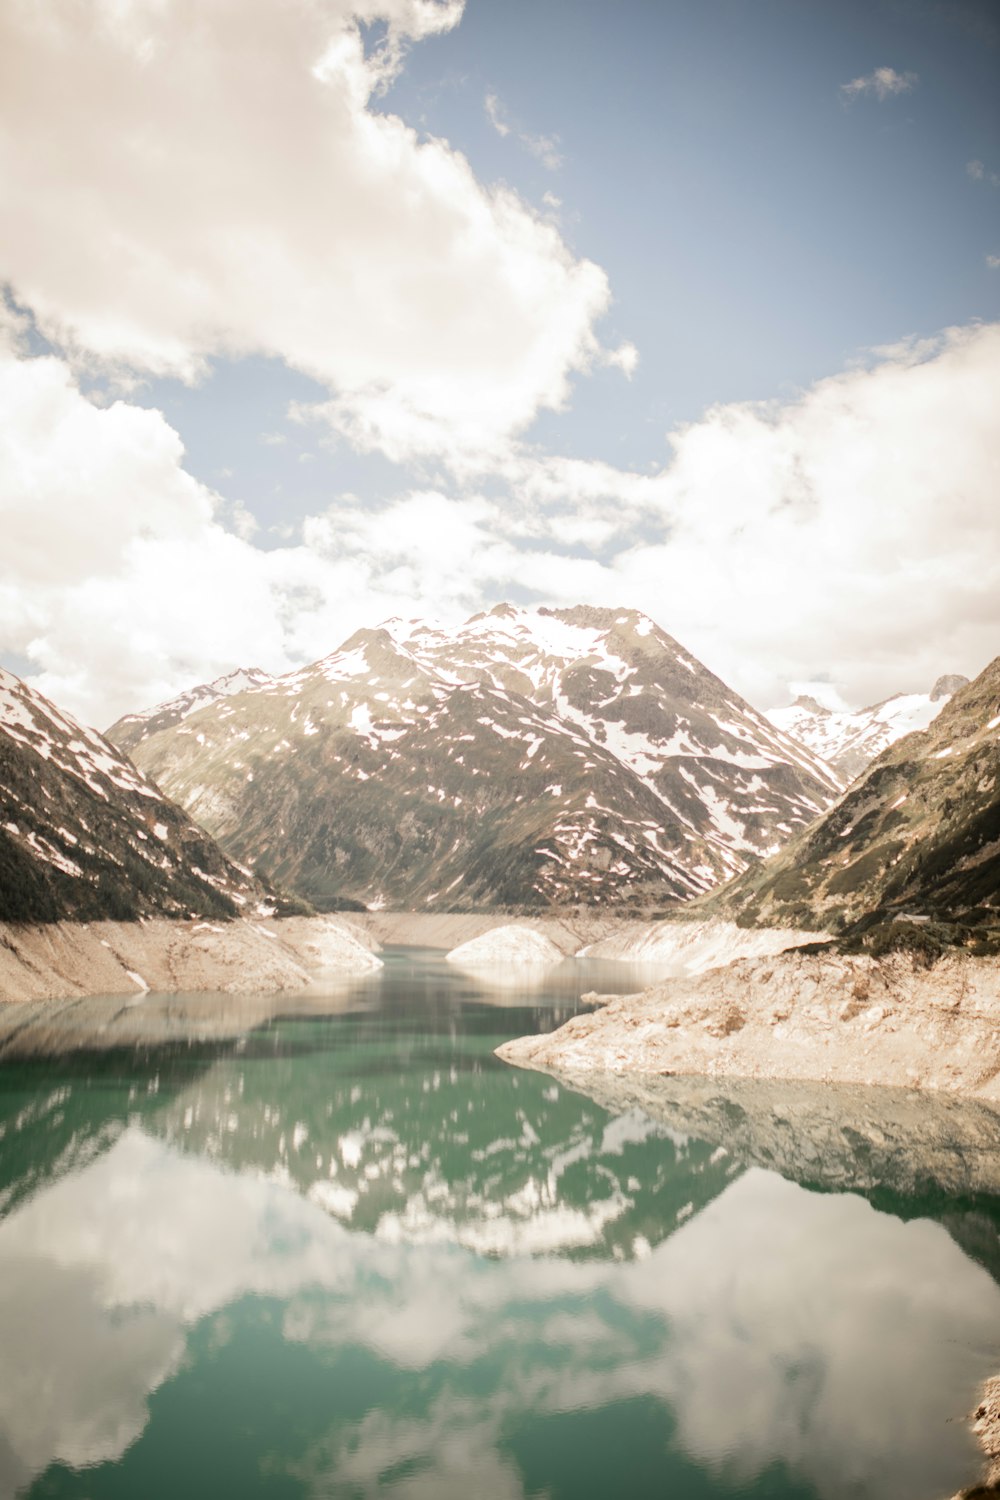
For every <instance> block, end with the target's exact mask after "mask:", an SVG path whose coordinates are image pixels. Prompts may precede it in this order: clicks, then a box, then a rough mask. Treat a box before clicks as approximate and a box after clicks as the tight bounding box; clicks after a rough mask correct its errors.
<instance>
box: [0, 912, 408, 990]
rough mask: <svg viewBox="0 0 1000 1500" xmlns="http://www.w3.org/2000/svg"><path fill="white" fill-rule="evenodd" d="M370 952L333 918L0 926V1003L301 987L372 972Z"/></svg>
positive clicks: (359, 935)
mask: <svg viewBox="0 0 1000 1500" xmlns="http://www.w3.org/2000/svg"><path fill="white" fill-rule="evenodd" d="M371 947H372V944H371V942H370V940H368V939H367V938H366V937H365V935H364V934H363V933H362V932H357V931H355V930H353V929H352V928H351V927H349V926H348V925H347V923H346V922H344V921H342V920H341V919H340V918H337V917H289V918H286V919H285V920H283V921H273V920H271V921H265V920H260V921H239V922H170V921H167V920H165V919H156V920H153V921H147V922H90V923H85V922H54V923H48V924H41V925H38V926H20V925H14V924H10V923H0V1001H26V1000H54V999H60V998H68V997H73V996H83V995H137V994H143V993H144V992H145V991H147V990H157V991H163V992H192V991H199V990H214V991H221V992H224V993H228V994H241V993H252V992H254V991H269V990H270V991H275V990H294V989H303V988H305V987H306V986H308V985H310V984H314V983H315V982H316V981H317V980H319V979H321V978H322V977H323V975H327V974H328V975H349V974H363V973H365V972H367V971H369V970H371V969H373V968H377V967H378V965H379V963H380V960H379V959H377V958H376V957H375V955H374V953H373V952H372V951H371Z"/></svg>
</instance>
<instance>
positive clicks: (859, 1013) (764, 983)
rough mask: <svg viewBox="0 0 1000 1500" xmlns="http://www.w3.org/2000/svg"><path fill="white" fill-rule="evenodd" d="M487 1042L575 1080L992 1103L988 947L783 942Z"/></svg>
mask: <svg viewBox="0 0 1000 1500" xmlns="http://www.w3.org/2000/svg"><path fill="white" fill-rule="evenodd" d="M592 998H593V999H594V1000H595V1001H596V1002H597V1003H598V1004H599V1006H600V1008H599V1009H597V1010H594V1011H592V1012H590V1013H586V1014H582V1015H578V1016H575V1017H574V1018H573V1019H572V1020H570V1021H568V1022H567V1023H566V1024H565V1025H564V1026H562V1027H560V1028H559V1029H558V1030H557V1031H553V1032H550V1033H548V1034H547V1035H545V1036H531V1037H521V1038H518V1039H516V1040H513V1041H510V1042H505V1043H504V1044H503V1045H502V1046H500V1047H498V1048H497V1056H498V1057H500V1058H502V1059H503V1060H504V1061H505V1062H509V1063H513V1064H515V1065H517V1066H521V1067H528V1068H535V1069H539V1070H541V1071H543V1072H558V1073H559V1074H561V1075H563V1076H565V1077H567V1078H571V1077H573V1078H578V1079H579V1080H580V1081H581V1084H583V1085H585V1082H586V1079H587V1077H588V1076H590V1075H593V1074H596V1073H601V1072H603V1073H606V1074H622V1073H625V1074H628V1073H635V1074H641V1073H646V1074H660V1075H666V1074H695V1075H701V1076H704V1077H710V1078H711V1077H732V1078H769V1079H779V1078H780V1079H786V1080H790V1081H791V1080H797V1081H802V1082H814V1083H851V1084H874V1085H880V1086H890V1087H900V1088H917V1089H936V1090H942V1091H946V1092H953V1093H957V1094H964V1095H968V1096H972V1097H976V1098H981V1099H984V1100H987V1101H990V1100H992V1101H1000V959H997V958H972V957H968V956H964V955H957V954H949V955H947V956H945V957H943V958H941V959H939V960H938V961H937V962H936V963H935V964H933V965H932V966H931V967H928V966H927V965H926V964H925V963H924V962H922V961H921V960H920V959H919V958H916V957H914V956H912V955H908V954H890V955H887V956H885V957H882V958H873V957H871V956H869V955H865V954H850V955H848V954H837V953H834V952H832V951H825V952H821V953H808V952H799V951H795V950H792V951H790V952H786V953H782V954H774V955H772V956H769V957H764V958H751V959H741V960H737V961H736V962H734V963H731V964H729V965H727V966H726V967H724V968H716V969H709V970H706V971H704V972H703V973H700V974H695V975H689V976H679V977H676V978H672V979H667V980H665V981H664V982H662V983H659V984H656V985H654V986H652V987H651V988H650V989H647V990H644V991H642V992H640V993H639V994H635V995H621V996H613V997H601V996H593V997H592Z"/></svg>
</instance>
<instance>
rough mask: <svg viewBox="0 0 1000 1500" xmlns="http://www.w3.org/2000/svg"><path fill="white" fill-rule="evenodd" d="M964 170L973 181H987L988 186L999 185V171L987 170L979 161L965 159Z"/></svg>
mask: <svg viewBox="0 0 1000 1500" xmlns="http://www.w3.org/2000/svg"><path fill="white" fill-rule="evenodd" d="M965 170H966V172H967V173H968V174H969V176H970V177H971V178H972V180H973V182H988V183H989V185H990V187H1000V173H998V172H988V171H987V170H986V167H985V166H984V165H983V163H982V162H981V161H967V162H966V164H965Z"/></svg>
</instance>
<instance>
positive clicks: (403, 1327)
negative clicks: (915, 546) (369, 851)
mask: <svg viewBox="0 0 1000 1500" xmlns="http://www.w3.org/2000/svg"><path fill="white" fill-rule="evenodd" d="M385 958H386V966H385V968H384V969H383V970H382V971H381V972H380V973H379V974H377V975H375V976H373V977H371V978H368V979H365V980H361V981H354V982H352V983H349V984H348V983H345V984H343V985H341V986H340V987H337V988H334V989H331V990H330V992H329V993H328V994H326V995H310V996H307V997H289V996H276V997H253V998H251V999H240V998H238V997H231V996H226V997H212V996H197V997H147V998H145V999H143V1000H142V1001H140V1002H139V1003H138V1004H137V1003H135V1002H130V1003H129V1004H128V1005H126V1002H124V1001H122V1000H121V999H120V998H119V999H117V1000H114V1001H110V1000H109V1001H94V1002H81V1004H80V1005H78V1006H64V1007H61V1008H57V1011H58V1014H55V1013H53V1012H51V1011H50V1012H47V1013H46V1014H47V1015H49V1020H48V1021H47V1023H46V1026H47V1030H46V1031H45V1036H46V1038H47V1040H46V1042H45V1047H46V1049H47V1051H48V1052H49V1055H45V1056H39V1055H30V1053H31V1052H32V1050H33V1048H32V1047H27V1048H25V1047H22V1046H20V1044H19V1043H18V1041H17V1037H16V1036H14V1037H13V1039H12V1040H11V1036H10V1033H11V1028H10V1027H8V1033H9V1035H8V1043H7V1048H8V1050H7V1052H6V1053H5V1054H3V1061H2V1062H0V1215H2V1217H0V1494H2V1495H11V1496H13V1495H17V1496H30V1497H32V1500H41V1497H46V1500H49V1497H60V1500H61V1497H67V1500H69V1497H74V1500H111V1497H115V1500H136V1497H143V1500H160V1497H162V1500H167V1497H170V1500H176V1497H178V1496H183V1497H184V1500H200V1497H205V1500H208V1497H212V1500H218V1497H220V1496H221V1497H225V1496H234V1497H240V1500H250V1497H254V1500H256V1497H260V1500H265V1497H266V1500H299V1497H306V1496H309V1497H338V1500H339V1497H351V1500H353V1497H358V1500H362V1497H365V1500H367V1497H371V1496H392V1497H395V1500H404V1497H405V1500H411V1497H428V1500H432V1497H433V1500H449V1497H455V1500H459V1497H461V1500H466V1497H477V1500H478V1497H481V1500H521V1497H532V1500H542V1497H546V1500H577V1497H579V1500H591V1497H592V1500H608V1497H610V1496H624V1497H637V1500H641V1497H646V1496H649V1497H653V1496H656V1497H658V1500H664V1497H669V1500H716V1497H718V1500H722V1497H729V1500H737V1497H738V1500H751V1497H752V1500H847V1497H852V1500H869V1497H870V1500H897V1497H898V1500H904V1497H905V1500H945V1497H946V1496H948V1495H950V1494H951V1493H952V1492H953V1491H954V1490H956V1489H957V1488H958V1487H959V1486H960V1485H961V1484H963V1483H968V1482H970V1481H971V1479H972V1478H973V1477H974V1475H975V1472H976V1470H977V1468H978V1450H977V1449H976V1446H975V1444H974V1442H973V1441H972V1439H971V1437H970V1436H969V1434H968V1432H967V1429H966V1427H965V1425H964V1421H963V1417H964V1414H965V1413H966V1412H967V1411H968V1410H969V1408H970V1406H972V1405H973V1404H974V1402H975V1399H976V1393H977V1389H978V1386H979V1383H980V1382H981V1380H982V1379H983V1378H984V1377H986V1376H988V1375H990V1374H994V1373H997V1372H998V1371H1000V1287H998V1280H1000V1236H998V1230H1000V1149H998V1148H1000V1120H998V1117H997V1115H996V1114H995V1113H994V1112H993V1111H991V1110H989V1109H987V1108H986V1107H985V1106H980V1105H978V1104H971V1103H970V1104H963V1103H960V1102H959V1101H956V1100H948V1099H943V1100H942V1099H934V1098H931V1097H929V1096H926V1097H923V1098H920V1097H917V1096H915V1095H911V1094H908V1093H905V1092H902V1091H892V1090H885V1091H878V1090H857V1089H841V1090H837V1089H833V1088H828V1089H823V1088H818V1087H812V1086H803V1085H794V1086H793V1085H789V1086H782V1085H777V1084H773V1083H772V1084H769V1085H764V1084H761V1085H754V1084H739V1083H738V1082H737V1083H734V1082H733V1081H731V1080H729V1081H723V1080H704V1079H702V1080H698V1079H694V1080H684V1079H670V1078H665V1079H659V1080H657V1079H650V1080H618V1081H616V1080H613V1079H612V1080H607V1079H605V1080H603V1081H600V1080H595V1081H594V1083H593V1084H592V1085H591V1084H588V1086H587V1092H586V1093H584V1092H581V1091H579V1089H578V1088H570V1087H567V1086H566V1085H565V1084H564V1083H562V1082H559V1081H556V1080H553V1079H552V1078H550V1077H547V1076H545V1075H543V1074H539V1073H532V1072H525V1071H520V1070H516V1069H512V1068H510V1067H508V1066H506V1065H505V1064H502V1063H500V1062H499V1061H498V1060H497V1059H496V1058H494V1057H493V1055H492V1052H493V1048H494V1047H495V1046H497V1045H498V1044H499V1043H500V1042H501V1041H503V1040H505V1039H507V1038H508V1037H511V1036H517V1035H522V1034H524V1033H526V1032H528V1031H531V1030H538V1029H547V1028H551V1027H552V1026H554V1025H557V1024H559V1023H561V1022H562V1021H563V1020H565V1019H567V1018H568V1016H569V1015H571V1014H573V1013H574V1012H575V1011H576V1010H578V1009H579V1008H580V1006H581V1002H580V999H579V997H580V995H581V993H583V992H585V991H587V990H590V989H593V988H595V987H597V988H599V989H601V990H605V991H607V990H611V989H617V990H619V991H627V990H629V989H632V988H635V986H636V984H637V982H638V981H639V978H641V976H637V975H636V974H635V973H634V972H633V971H630V970H629V969H628V968H626V967H625V966H623V965H610V964H604V965H600V964H597V963H594V962H590V963H588V962H587V961H576V962H575V963H574V962H568V963H566V964H564V965H562V966H561V967H560V968H559V969H557V970H554V971H551V972H550V974H549V975H547V976H545V977H539V978H538V979H537V980H530V981H529V980H524V981H523V982H520V983H518V982H516V981H515V982H514V983H513V984H512V985H504V983H503V976H496V977H495V979H494V980H489V979H487V978H475V977H470V976H469V975H467V974H462V973H460V972H458V971H456V970H454V969H453V968H452V967H451V966H449V965H447V964H445V963H444V962H443V961H442V956H441V955H440V954H435V953H433V952H429V951H428V950H413V949H409V950H406V949H395V950H392V949H390V950H388V951H387V952H386V954H385ZM125 1011H127V1012H128V1014H127V1015H125V1016H124V1021H123V1022H122V1025H124V1024H125V1023H126V1022H127V1026H128V1027H130V1028H131V1030H129V1029H126V1030H124V1031H123V1030H121V1029H119V1030H117V1031H115V1030H114V1029H112V1030H111V1031H110V1032H109V1031H108V1030H107V1029H106V1026H107V1022H108V1018H109V1017H111V1016H115V1015H124V1013H125ZM27 1014H28V1013H27V1011H25V1016H26V1017H27ZM101 1027H104V1028H105V1029H104V1030H103V1031H102V1030H101V1029H100V1028H101ZM29 1033H30V1028H29V1029H28V1031H27V1032H24V1035H28V1034H29ZM18 1034H19V1035H20V1034H21V1032H19V1033H18ZM109 1037H110V1039H111V1040H112V1041H113V1042H114V1043H115V1045H112V1046H109V1045H107V1043H108V1040H109ZM123 1037H124V1038H127V1039H128V1041H127V1044H126V1043H125V1042H124V1041H123V1040H122V1038H123ZM60 1038H61V1040H60ZM88 1038H89V1044H88ZM71 1044H72V1045H73V1046H74V1047H75V1048H76V1050H71V1051H65V1052H62V1053H61V1054H60V1047H62V1046H70V1045H71ZM99 1044H100V1045H99ZM33 1047H34V1048H35V1050H37V1045H36V1044H33ZM19 1052H20V1053H24V1052H26V1053H27V1054H29V1055H19Z"/></svg>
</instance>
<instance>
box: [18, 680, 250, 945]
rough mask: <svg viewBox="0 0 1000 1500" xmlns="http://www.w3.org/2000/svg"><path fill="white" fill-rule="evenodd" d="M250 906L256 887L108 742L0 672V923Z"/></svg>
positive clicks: (217, 912)
mask: <svg viewBox="0 0 1000 1500" xmlns="http://www.w3.org/2000/svg"><path fill="white" fill-rule="evenodd" d="M262 906H263V907H264V909H268V910H273V906H270V905H267V893H266V891H265V889H264V887H263V886H262V885H261V884H260V883H259V882H258V881H257V880H255V879H254V878H253V877H252V876H251V875H250V874H249V873H248V872H247V871H246V870H243V869H241V868H240V867H239V866H238V865H236V864H234V863H233V861H232V860H230V859H228V858H226V856H225V855H224V854H223V853H222V851H221V850H220V849H219V847H218V846H217V845H216V844H215V842H214V841H213V840H212V839H211V838H210V837H209V836H208V834H206V833H205V832H204V831H203V830H202V829H200V828H198V827H196V826H195V824H194V823H192V821H191V819H190V818H189V817H188V815H187V814H186V813H185V812H183V811H182V810H181V809H180V808H179V807H177V806H176V805H175V804H174V803H173V802H171V801H169V800H168V798H166V797H165V796H164V795H163V793H162V792H161V791H160V790H159V788H158V787H156V786H154V784H153V783H152V782H151V781H150V780H149V779H148V778H147V777H146V776H144V775H143V774H142V773H141V772H140V771H137V770H136V768H135V766H134V765H132V763H131V762H130V761H129V760H127V759H126V758H125V757H124V756H123V755H122V754H121V753H120V751H118V750H117V749H116V748H115V746H114V745H112V744H110V743H109V742H108V741H107V740H106V739H104V738H103V737H102V736H101V735H99V734H96V733H95V732H94V730H92V729H87V728H85V727H84V726H83V725H81V724H78V723H77V722H76V720H75V719H73V718H71V717H70V715H69V714H66V713H63V712H62V711H61V710H60V709H58V708H56V706H55V705H54V704H53V703H50V702H49V701H48V699H46V698H44V697H42V695H41V694H40V693H36V692H35V691H34V690H33V689H32V688H30V687H28V685H27V684H26V683H24V682H21V681H20V680H19V679H18V678H16V677H14V676H13V675H12V674H11V673H9V672H5V671H3V670H2V669H0V921H7V922H56V921H59V920H61V919H65V918H69V919H71V920H75V921H90V920H95V919H99V918H113V919H120V920H132V919H134V918H136V917H143V916H150V915H159V916H180V917H187V916H191V915H198V916H216V917H232V916H236V915H237V914H238V913H240V912H249V911H253V910H255V909H260V908H261V907H262Z"/></svg>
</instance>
